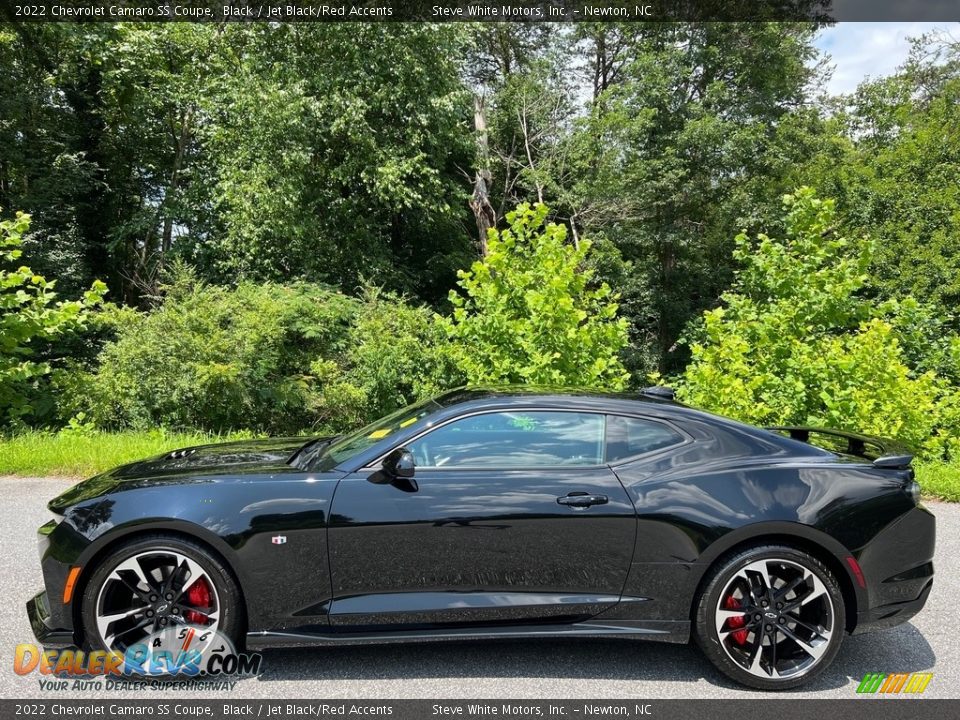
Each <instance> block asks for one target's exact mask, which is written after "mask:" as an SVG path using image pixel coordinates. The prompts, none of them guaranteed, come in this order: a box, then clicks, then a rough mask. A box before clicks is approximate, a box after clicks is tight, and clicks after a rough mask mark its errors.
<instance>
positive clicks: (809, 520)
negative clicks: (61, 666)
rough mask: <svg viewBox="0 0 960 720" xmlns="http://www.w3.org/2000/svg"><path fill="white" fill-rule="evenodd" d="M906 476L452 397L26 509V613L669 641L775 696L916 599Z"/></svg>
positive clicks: (285, 640) (812, 455)
mask: <svg viewBox="0 0 960 720" xmlns="http://www.w3.org/2000/svg"><path fill="white" fill-rule="evenodd" d="M815 438H817V439H818V442H817V444H813V442H814V439H815ZM820 438H823V439H822V440H821V439H820ZM821 446H822V447H821ZM910 462H911V456H910V455H909V454H906V453H904V452H903V451H902V450H900V449H897V448H896V447H895V446H893V445H891V444H890V443H889V442H888V441H882V440H878V439H876V438H869V437H865V436H861V435H857V434H853V433H848V432H841V431H833V430H816V429H812V428H775V429H770V430H766V429H759V428H756V427H751V426H748V425H744V424H741V423H738V422H734V421H732V420H729V419H726V418H722V417H718V416H715V415H711V414H709V413H706V412H702V411H699V410H695V409H692V408H689V407H686V406H684V405H681V404H679V403H676V402H674V401H673V400H672V393H671V392H670V391H669V390H668V389H666V388H650V389H648V390H645V391H643V392H642V393H639V394H636V395H623V394H618V395H613V394H599V393H591V392H584V391H558V390H542V389H533V388H526V389H525V388H485V389H481V388H468V389H460V390H455V391H451V392H449V393H447V394H445V395H442V396H440V397H437V398H435V399H432V400H429V401H426V402H423V403H420V404H418V405H414V406H411V407H409V408H406V409H403V410H401V411H399V412H396V413H394V414H392V415H390V416H388V417H386V418H384V419H383V420H381V421H379V422H376V423H374V424H372V425H370V426H368V427H365V428H363V429H361V430H359V431H357V432H355V433H353V434H350V435H346V436H342V437H336V438H313V439H307V438H294V439H279V440H262V441H261V440H258V441H247V442H235V443H225V444H219V445H207V446H202V447H192V448H186V449H183V450H177V451H174V452H171V453H168V454H166V455H163V456H160V457H155V458H152V459H149V460H144V461H142V462H138V463H134V464H131V465H126V466H123V467H119V468H117V469H115V470H112V471H110V472H107V473H104V474H102V475H98V476H96V477H93V478H91V479H89V480H87V481H86V482H83V483H80V484H79V485H77V486H75V487H73V488H71V489H70V490H68V491H67V492H65V493H64V494H63V495H61V496H60V497H58V498H56V499H55V500H53V501H52V502H51V503H50V504H49V508H50V510H51V511H52V512H53V513H54V514H55V515H56V518H55V519H53V520H51V521H50V522H48V523H47V524H45V525H43V526H42V527H41V528H40V546H41V547H40V552H41V557H42V567H43V576H44V582H45V585H46V590H45V591H44V592H41V593H40V594H39V595H37V596H36V597H35V598H33V599H32V600H31V601H30V602H29V603H28V606H27V608H28V613H29V616H30V620H31V623H32V626H33V629H34V632H35V633H36V635H37V637H38V639H39V640H40V641H41V642H43V643H44V644H46V645H48V646H53V647H56V646H67V645H79V646H82V647H87V648H93V649H101V650H117V651H121V652H122V651H123V650H124V649H125V648H127V647H129V646H130V645H131V644H132V643H136V642H138V641H142V640H143V638H145V637H146V636H147V635H149V634H151V633H156V632H161V631H163V629H164V628H168V629H169V626H171V625H174V626H175V625H191V626H201V627H206V628H214V629H216V630H218V631H219V632H221V633H225V634H227V635H228V636H231V637H232V638H234V640H235V641H236V642H237V643H238V644H240V645H246V647H248V648H249V649H252V650H255V649H260V648H265V647H275V646H303V645H309V646H314V645H316V646H320V645H325V644H336V643H383V642H404V641H424V640H448V639H481V638H524V637H574V636H577V637H610V638H636V639H642V640H659V641H663V642H674V643H686V642H689V641H690V640H691V639H693V640H695V641H696V642H697V643H698V644H699V645H700V647H701V648H702V649H703V651H704V653H705V654H706V656H707V657H708V658H709V659H710V660H711V661H712V662H713V663H714V664H715V665H716V666H717V667H718V668H719V669H720V670H721V671H722V672H724V673H726V674H727V675H728V676H729V677H731V678H733V679H734V680H736V681H738V682H740V683H743V684H745V685H749V686H752V687H755V688H761V689H774V690H776V689H783V688H789V687H793V686H796V685H798V684H799V683H802V682H804V681H806V680H808V679H810V678H811V677H813V676H814V675H816V674H817V673H818V672H820V671H822V670H823V669H824V668H825V667H827V666H828V665H829V664H830V662H831V661H832V660H833V658H834V657H835V656H836V654H837V652H838V651H839V649H840V644H841V642H842V640H843V637H844V635H845V634H847V633H860V632H865V631H868V630H875V629H881V628H888V627H891V626H894V625H897V624H899V623H903V622H905V621H906V620H908V619H909V618H910V617H912V616H913V615H914V614H915V613H916V612H918V611H919V610H920V608H921V607H922V606H923V604H924V602H925V601H926V599H927V596H928V595H929V593H930V588H931V584H932V578H933V562H932V558H933V549H934V517H933V515H932V514H931V513H930V512H929V511H928V510H927V509H926V508H924V507H923V505H922V504H920V502H919V496H920V490H919V487H918V486H917V484H916V482H915V481H914V474H913V471H912V470H911V468H910ZM624 650H625V651H626V648H624Z"/></svg>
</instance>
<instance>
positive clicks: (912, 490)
mask: <svg viewBox="0 0 960 720" xmlns="http://www.w3.org/2000/svg"><path fill="white" fill-rule="evenodd" d="M903 491H904V492H905V493H906V494H907V495H908V496H910V499H911V500H913V504H914V505H919V504H920V483H918V482H917V481H916V480H914V479H912V478H911V479H910V480H907V481H906V482H905V483H904V484H903Z"/></svg>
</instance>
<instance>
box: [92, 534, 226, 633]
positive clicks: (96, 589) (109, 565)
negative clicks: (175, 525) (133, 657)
mask: <svg viewBox="0 0 960 720" xmlns="http://www.w3.org/2000/svg"><path fill="white" fill-rule="evenodd" d="M132 563H136V567H138V568H139V570H140V573H139V575H138V574H137V573H136V571H131V570H125V569H121V568H123V567H124V566H126V567H133V565H132ZM164 563H167V564H168V565H169V566H170V568H173V567H176V568H177V570H178V571H179V572H181V573H182V574H181V575H180V576H178V578H179V577H181V576H182V577H184V578H185V579H184V580H183V582H182V584H180V587H179V590H178V589H177V588H176V587H171V590H172V592H171V595H173V596H174V600H173V601H171V602H169V603H167V604H168V605H169V606H170V607H169V608H164V609H163V612H158V611H157V610H158V608H160V607H162V605H163V604H164V599H166V598H164V597H160V596H159V594H157V593H156V592H154V593H151V594H150V595H147V592H148V591H146V590H144V589H143V588H144V587H145V585H139V587H138V589H137V590H133V589H131V588H130V585H131V584H133V583H135V582H136V579H137V578H138V577H139V578H142V579H146V580H148V581H150V582H153V581H154V580H155V579H156V578H157V577H160V576H162V574H163V572H164V568H165V567H166V566H165V565H164ZM180 568H187V569H186V570H182V571H181V570H180ZM115 571H117V574H114V573H115ZM171 572H172V570H171ZM201 577H202V578H203V582H204V584H206V586H207V591H206V595H204V594H203V593H202V592H201V593H200V597H201V598H206V599H207V600H208V601H209V602H208V603H207V605H203V606H201V605H199V604H197V605H190V604H189V602H188V598H189V597H192V595H191V592H190V589H191V587H192V586H193V585H194V584H195V583H198V584H199V581H198V578H201ZM121 578H122V579H121ZM175 584H176V583H174V585H175ZM124 586H126V587H124ZM147 586H148V585H147ZM161 587H162V585H161ZM124 592H127V593H129V596H130V601H131V602H132V603H133V604H132V605H131V606H130V607H131V608H134V607H141V605H142V608H143V612H142V613H141V612H136V613H135V614H134V615H133V616H132V617H131V618H130V620H129V622H130V623H131V625H132V624H134V623H135V624H137V625H139V624H140V623H141V622H145V623H149V624H148V626H147V627H145V628H143V629H142V630H138V629H133V630H131V631H130V632H129V634H128V635H126V638H129V639H130V640H131V642H127V641H126V640H125V639H122V638H120V637H119V635H118V638H117V639H114V640H113V641H112V642H109V643H108V642H107V640H106V639H105V638H104V635H103V633H102V632H101V629H100V628H101V625H98V618H99V619H100V621H101V623H104V622H106V621H105V620H104V618H106V617H108V616H113V615H112V613H114V612H116V611H117V610H118V608H117V607H113V608H108V607H107V604H108V603H109V602H114V604H115V603H116V601H117V600H118V599H119V600H120V602H121V603H122V602H123V598H117V597H116V596H117V595H118V594H119V595H122V594H123V593H124ZM141 596H142V597H141ZM152 597H156V602H155V603H153V604H151V603H150V598H152ZM80 602H81V609H80V612H81V621H82V625H83V645H84V647H85V648H86V649H88V650H119V651H122V650H123V649H124V645H125V646H129V645H130V644H132V642H137V641H139V640H140V639H141V638H140V637H139V635H140V634H141V633H149V632H154V631H157V630H159V629H160V628H159V626H158V624H159V623H160V622H161V620H162V621H164V626H165V627H167V626H168V622H169V627H170V628H172V627H174V625H175V624H176V623H181V624H182V623H183V622H184V621H187V622H190V623H197V624H202V625H209V626H210V627H211V628H215V629H216V630H217V631H218V632H219V633H221V634H223V635H226V636H227V637H228V638H229V639H230V641H231V642H232V643H233V644H234V647H236V648H238V649H239V647H240V646H239V645H238V644H237V641H238V640H240V631H241V628H242V624H243V623H242V612H243V610H242V607H243V604H242V600H241V595H240V590H239V588H238V586H237V583H236V581H235V580H234V578H233V574H232V573H231V572H230V570H229V568H227V566H226V564H225V563H224V562H223V560H222V559H221V558H220V557H219V556H217V555H216V554H215V553H213V552H211V551H210V550H209V549H208V548H206V547H205V546H203V545H201V544H200V543H197V542H194V541H193V540H189V539H186V538H181V537H177V536H172V535H164V534H155V535H148V536H141V537H138V538H135V539H133V540H130V541H128V542H124V543H121V544H119V545H117V546H116V547H115V548H112V549H111V550H110V552H109V554H107V555H106V556H105V557H103V558H102V560H101V561H100V562H99V564H98V565H97V567H96V568H95V569H94V570H93V573H92V574H91V575H90V577H89V579H88V581H87V582H86V584H85V586H84V590H83V595H82V596H81V599H80ZM98 606H99V607H98ZM194 608H196V609H194ZM148 609H149V610H150V611H151V613H152V615H151V617H152V618H154V619H153V620H152V622H151V620H150V619H149V618H147V617H146V613H147V610H148ZM211 609H212V611H211ZM119 610H120V611H121V612H122V611H123V608H122V606H121V607H120V608H119ZM204 611H207V612H209V614H206V613H205V612H204ZM131 612H134V611H133V610H131ZM171 613H175V614H171ZM212 618H215V619H212ZM121 622H122V623H127V622H128V621H127V620H126V619H124V620H122V621H116V622H115V623H112V624H108V625H107V626H106V627H107V629H108V632H118V633H119V632H120V631H119V630H115V628H117V623H121ZM117 643H120V644H119V645H117Z"/></svg>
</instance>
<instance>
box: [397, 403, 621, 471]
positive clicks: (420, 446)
mask: <svg viewBox="0 0 960 720" xmlns="http://www.w3.org/2000/svg"><path fill="white" fill-rule="evenodd" d="M603 435H604V417H603V415H600V414H597V413H582V412H549V411H539V410H534V411H523V410H519V411H513V410H511V411H501V412H491V413H484V414H482V415H472V416H470V417H466V418H462V419H460V420H455V421H453V422H451V423H448V424H447V425H444V426H442V427H439V428H437V429H436V430H434V431H432V432H430V433H427V434H426V435H424V436H422V437H421V438H419V439H418V440H416V441H414V442H412V443H409V444H408V445H407V447H408V449H409V450H411V451H412V452H413V456H414V460H415V462H416V464H417V467H502V468H526V467H543V466H551V465H554V466H555V465H566V466H578V465H580V466H589V465H601V464H602V463H603V448H604V439H603Z"/></svg>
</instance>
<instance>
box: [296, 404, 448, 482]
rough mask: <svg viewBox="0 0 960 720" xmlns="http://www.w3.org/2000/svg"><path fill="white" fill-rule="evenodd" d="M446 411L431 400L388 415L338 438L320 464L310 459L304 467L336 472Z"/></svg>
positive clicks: (325, 453)
mask: <svg viewBox="0 0 960 720" xmlns="http://www.w3.org/2000/svg"><path fill="white" fill-rule="evenodd" d="M442 407H443V406H442V405H440V404H439V403H438V402H437V401H436V400H433V399H430V400H424V401H423V402H419V403H417V404H416V405H410V406H409V407H405V408H403V409H401V410H397V411H396V412H395V413H392V414H390V415H387V416H386V417H385V418H381V419H380V420H377V421H376V422H374V423H371V424H370V425H367V426H366V427H364V428H361V429H360V430H357V431H356V432H355V433H352V434H349V435H344V436H342V437H339V438H337V440H336V441H335V442H334V443H332V444H331V445H329V446H327V447H326V448H325V450H324V452H323V453H322V454H321V455H320V456H319V458H318V459H317V460H316V462H314V458H313V457H310V458H305V462H304V464H305V465H311V466H314V469H316V470H319V471H320V472H326V471H328V470H332V469H333V468H335V467H336V466H337V465H339V464H340V463H342V462H345V461H347V460H349V459H350V458H352V457H353V456H354V455H357V454H358V453H361V452H363V451H364V450H366V449H367V448H369V447H371V446H372V445H373V444H374V443H377V442H379V441H381V440H383V439H384V438H385V437H389V436H390V435H393V434H394V433H396V432H397V431H398V430H402V429H403V428H406V427H410V426H411V425H413V424H414V423H415V422H417V421H418V420H420V419H422V418H424V417H426V416H427V415H430V414H432V413H434V412H436V411H437V410H440V409H442Z"/></svg>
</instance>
